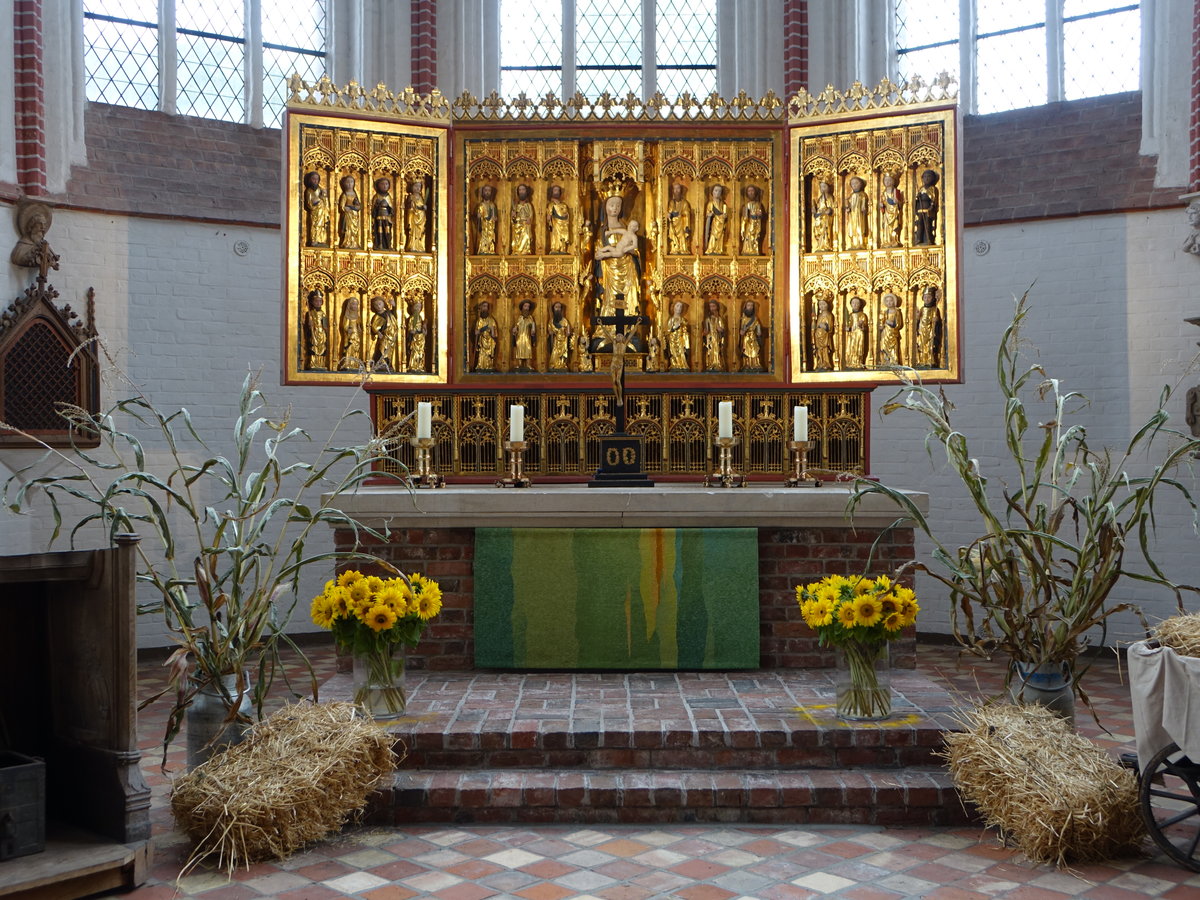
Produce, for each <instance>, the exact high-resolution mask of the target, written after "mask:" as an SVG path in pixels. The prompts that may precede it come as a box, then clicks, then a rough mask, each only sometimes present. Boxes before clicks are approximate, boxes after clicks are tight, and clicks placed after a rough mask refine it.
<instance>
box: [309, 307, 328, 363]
mask: <svg viewBox="0 0 1200 900" xmlns="http://www.w3.org/2000/svg"><path fill="white" fill-rule="evenodd" d="M304 339H305V344H306V345H307V346H308V368H310V369H324V368H327V367H328V366H329V362H328V360H327V359H326V355H327V353H328V350H329V317H328V316H327V315H326V314H325V295H324V294H322V293H321V292H320V291H318V290H312V291H309V292H308V309H306V310H305V311H304Z"/></svg>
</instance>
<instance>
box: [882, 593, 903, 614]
mask: <svg viewBox="0 0 1200 900" xmlns="http://www.w3.org/2000/svg"><path fill="white" fill-rule="evenodd" d="M878 599H879V612H880V614H881V615H882V616H883V617H884V618H885V619H886V618H887V617H888V616H890V615H891V614H892V613H894V612H896V611H897V610H898V609H899V608H900V604H899V603H897V602H896V599H895V598H894V597H893V596H892V595H890V594H885V595H884V596H882V597H880V598H878Z"/></svg>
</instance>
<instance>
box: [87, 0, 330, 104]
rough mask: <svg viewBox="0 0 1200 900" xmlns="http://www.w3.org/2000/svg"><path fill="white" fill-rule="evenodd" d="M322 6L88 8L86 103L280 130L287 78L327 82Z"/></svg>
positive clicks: (293, 0)
mask: <svg viewBox="0 0 1200 900" xmlns="http://www.w3.org/2000/svg"><path fill="white" fill-rule="evenodd" d="M326 2H327V0H250V2H248V3H240V2H231V3H214V2H212V0H165V2H163V3H161V4H160V3H159V2H158V0H84V13H83V16H84V68H85V85H86V91H87V97H88V99H89V100H95V101H98V102H101V103H114V104H117V105H122V106H135V107H138V108H141V109H162V110H166V111H168V112H178V113H180V114H182V115H189V116H200V117H203V118H210V119H222V120H225V121H232V122H251V123H254V124H258V123H260V122H261V124H263V125H268V126H278V125H279V124H280V122H281V120H282V116H283V108H284V106H285V104H286V99H287V79H288V77H289V76H291V74H292V73H293V72H298V73H299V74H300V75H301V77H303V78H304V79H305V80H306V81H309V82H314V81H317V80H318V79H319V78H320V77H321V76H322V75H323V74H325V69H326V66H325V60H326V55H325V46H326V40H325V35H326V30H327V18H326ZM160 12H161V14H162V15H161V20H160ZM164 32H165V33H164ZM160 44H162V45H163V46H162V47H161V48H160ZM260 47H261V53H259V52H257V50H258V49H259V48H260ZM252 51H253V52H252ZM160 58H161V59H163V60H164V63H165V64H164V66H163V67H162V68H161V69H160V66H159V60H160ZM259 85H261V86H262V88H261V92H260V91H259V90H258V86H259Z"/></svg>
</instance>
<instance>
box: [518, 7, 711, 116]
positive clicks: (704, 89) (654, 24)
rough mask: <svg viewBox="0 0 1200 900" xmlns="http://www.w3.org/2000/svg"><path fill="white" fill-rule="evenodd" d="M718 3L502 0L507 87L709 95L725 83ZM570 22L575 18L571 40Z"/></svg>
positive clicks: (530, 92) (536, 94)
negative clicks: (720, 79) (567, 29)
mask: <svg viewBox="0 0 1200 900" xmlns="http://www.w3.org/2000/svg"><path fill="white" fill-rule="evenodd" d="M716 6H717V5H716V0H657V2H655V3H645V2H643V0H500V93H501V94H503V95H504V96H505V97H509V98H512V97H515V96H517V95H518V94H520V93H521V92H524V93H525V94H526V95H527V96H529V97H532V98H541V97H544V96H545V95H546V94H547V93H553V94H557V95H559V96H565V95H568V94H573V93H575V92H576V91H578V92H579V93H582V94H583V95H584V96H586V97H591V98H595V97H598V96H600V95H601V94H603V93H604V92H606V91H607V92H608V93H609V94H611V95H613V96H615V97H618V98H621V97H624V96H625V95H626V94H629V93H632V94H634V95H635V96H638V97H643V98H645V97H648V96H649V95H650V94H653V93H654V92H655V91H661V92H662V93H663V94H664V95H666V96H667V97H669V98H670V99H672V100H673V99H675V98H676V97H678V96H679V95H680V94H683V93H685V92H687V93H691V94H692V95H693V96H697V97H707V96H708V95H709V94H710V93H712V92H713V91H715V90H716V87H717V8H716ZM565 23H566V24H573V25H574V28H573V30H572V32H571V35H570V36H571V38H572V39H571V40H569V41H567V40H564V24H565ZM648 56H649V57H652V58H653V65H647V58H648Z"/></svg>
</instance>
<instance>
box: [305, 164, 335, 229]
mask: <svg viewBox="0 0 1200 900" xmlns="http://www.w3.org/2000/svg"><path fill="white" fill-rule="evenodd" d="M304 214H305V216H306V217H307V220H308V223H307V224H308V234H307V235H306V236H305V237H306V240H305V243H306V244H308V246H310V247H328V246H329V192H328V191H326V190H325V188H323V187H322V186H321V173H320V172H309V173H308V174H307V175H305V176H304Z"/></svg>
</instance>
